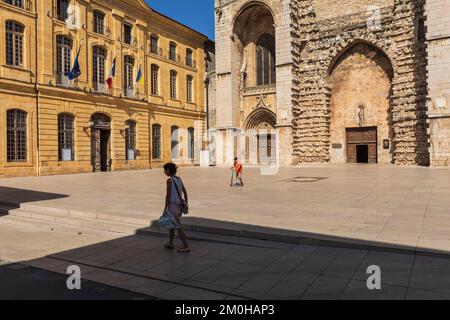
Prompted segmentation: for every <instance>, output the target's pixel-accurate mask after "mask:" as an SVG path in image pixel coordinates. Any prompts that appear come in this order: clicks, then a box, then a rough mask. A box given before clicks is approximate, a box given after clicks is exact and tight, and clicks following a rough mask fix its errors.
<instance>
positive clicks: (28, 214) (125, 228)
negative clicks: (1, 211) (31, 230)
mask: <svg viewBox="0 0 450 320" xmlns="http://www.w3.org/2000/svg"><path fill="white" fill-rule="evenodd" d="M9 215H10V216H14V217H20V218H25V219H32V220H40V221H46V222H49V223H56V224H63V225H70V226H75V227H81V228H86V229H93V230H101V231H108V232H113V233H124V234H135V233H136V232H137V230H139V229H140V228H142V227H143V226H142V225H137V224H130V223H125V222H114V221H109V220H101V219H92V218H88V217H79V216H73V215H61V214H59V213H54V212H46V213H43V212H33V211H28V210H25V209H15V210H11V211H10V212H9Z"/></svg>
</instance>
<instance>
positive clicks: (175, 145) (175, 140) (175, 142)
mask: <svg viewBox="0 0 450 320" xmlns="http://www.w3.org/2000/svg"><path fill="white" fill-rule="evenodd" d="M171 132H172V143H171V147H172V148H171V149H172V159H179V158H180V136H179V128H178V127H177V126H173V127H172V129H171Z"/></svg>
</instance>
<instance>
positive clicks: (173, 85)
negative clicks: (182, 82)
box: [170, 70, 177, 99]
mask: <svg viewBox="0 0 450 320" xmlns="http://www.w3.org/2000/svg"><path fill="white" fill-rule="evenodd" d="M170 98H171V99H177V72H176V71H174V70H170Z"/></svg>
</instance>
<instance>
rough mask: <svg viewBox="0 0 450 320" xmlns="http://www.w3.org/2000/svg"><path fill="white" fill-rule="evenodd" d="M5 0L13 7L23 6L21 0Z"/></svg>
mask: <svg viewBox="0 0 450 320" xmlns="http://www.w3.org/2000/svg"><path fill="white" fill-rule="evenodd" d="M5 2H6V3H7V4H10V5H13V6H15V7H19V8H23V0H5Z"/></svg>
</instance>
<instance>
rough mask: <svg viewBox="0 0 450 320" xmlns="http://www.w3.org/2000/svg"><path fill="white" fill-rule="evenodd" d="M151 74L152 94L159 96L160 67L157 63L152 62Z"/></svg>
mask: <svg viewBox="0 0 450 320" xmlns="http://www.w3.org/2000/svg"><path fill="white" fill-rule="evenodd" d="M151 76H152V77H151V79H152V82H151V94H153V95H155V96H157V95H158V94H159V67H158V66H157V65H156V64H152V70H151Z"/></svg>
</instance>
